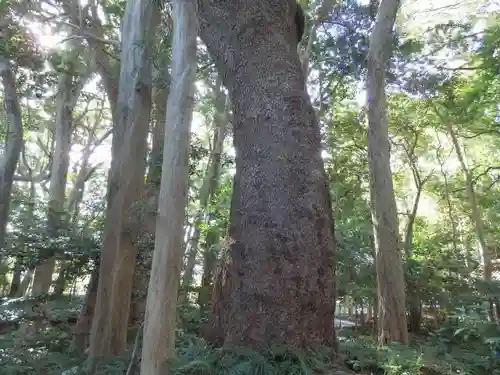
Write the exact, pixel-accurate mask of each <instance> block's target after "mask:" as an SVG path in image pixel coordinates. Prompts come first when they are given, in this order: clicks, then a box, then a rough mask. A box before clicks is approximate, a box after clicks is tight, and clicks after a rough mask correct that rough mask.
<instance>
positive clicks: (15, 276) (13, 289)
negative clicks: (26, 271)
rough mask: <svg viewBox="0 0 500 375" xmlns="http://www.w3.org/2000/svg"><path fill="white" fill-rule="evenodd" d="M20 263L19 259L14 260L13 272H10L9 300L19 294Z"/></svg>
mask: <svg viewBox="0 0 500 375" xmlns="http://www.w3.org/2000/svg"><path fill="white" fill-rule="evenodd" d="M21 272H22V267H21V261H20V259H19V258H17V259H16V263H15V264H14V270H13V271H12V281H11V282H10V290H9V298H14V297H15V296H16V295H17V293H18V292H19V288H20V287H21Z"/></svg>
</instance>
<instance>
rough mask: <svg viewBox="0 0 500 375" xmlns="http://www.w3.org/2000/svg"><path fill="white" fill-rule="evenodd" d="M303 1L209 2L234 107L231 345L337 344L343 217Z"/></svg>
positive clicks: (219, 333)
mask: <svg viewBox="0 0 500 375" xmlns="http://www.w3.org/2000/svg"><path fill="white" fill-rule="evenodd" d="M295 13H296V2H295V0H293V1H292V0H281V1H273V2H269V1H267V0H232V1H229V0H225V1H215V0H205V1H201V2H199V20H200V29H201V37H202V39H203V41H204V42H205V43H206V44H207V47H208V51H209V53H210V54H211V56H212V57H213V59H214V60H215V63H216V66H217V68H218V70H219V73H220V74H221V76H222V77H223V79H224V84H225V86H226V87H227V88H228V90H229V94H230V98H231V102H232V105H233V115H234V120H233V124H234V125H233V134H234V135H233V137H234V147H235V149H236V174H235V177H234V190H233V198H232V204H231V216H230V221H231V223H230V228H229V236H230V239H231V245H230V249H229V252H228V254H227V257H228V261H227V263H226V264H225V265H224V266H223V267H222V270H225V271H227V272H225V277H224V273H222V274H221V275H219V280H220V282H219V283H217V282H216V284H218V285H216V286H215V288H216V290H217V289H220V290H221V293H215V296H214V298H217V295H218V294H219V298H218V300H216V301H214V309H215V311H214V316H213V322H217V321H218V322H220V323H221V324H220V328H218V329H216V332H214V335H215V337H219V338H221V339H222V341H223V342H224V343H226V344H229V345H231V344H236V345H239V344H241V345H246V346H251V347H253V348H255V349H258V350H259V349H265V348H268V347H269V346H270V345H272V344H286V345H293V346H309V345H315V344H323V345H324V344H326V345H328V344H333V343H334V342H335V331H334V325H333V317H334V310H335V295H334V294H335V293H334V292H335V286H334V269H335V267H334V253H335V244H334V236H333V218H332V207H331V201H330V195H329V191H328V186H327V179H326V174H325V170H324V164H323V159H322V158H321V137H320V130H319V125H318V122H317V120H316V117H315V114H314V110H313V108H312V106H311V102H310V98H309V96H308V94H307V92H306V88H305V79H304V74H303V71H302V67H301V63H300V60H299V56H298V54H297V49H296V44H297V31H296V30H297V27H296V25H295V23H294V22H295Z"/></svg>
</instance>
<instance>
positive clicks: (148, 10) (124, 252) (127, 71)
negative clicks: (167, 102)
mask: <svg viewBox="0 0 500 375" xmlns="http://www.w3.org/2000/svg"><path fill="white" fill-rule="evenodd" d="M157 6H158V5H157V4H156V3H154V2H151V1H147V0H144V1H132V0H130V1H128V2H127V6H126V11H125V18H124V21H123V27H122V46H121V48H122V49H121V56H120V61H121V69H120V83H119V93H118V102H117V108H116V118H117V121H116V122H115V123H114V128H113V147H114V148H115V150H114V151H113V152H112V154H113V155H112V157H113V160H112V163H111V170H110V177H109V183H110V184H111V185H113V186H111V187H109V188H108V209H107V212H106V222H105V228H104V239H103V251H102V257H101V262H100V269H99V281H98V287H97V297H96V298H97V299H96V306H95V313H94V317H93V320H92V329H91V338H90V350H89V355H90V356H91V357H92V358H100V357H105V356H108V355H115V354H121V353H123V352H124V351H125V350H126V347H127V327H128V319H129V312H130V297H131V292H132V283H133V275H134V268H135V261H136V254H137V248H136V245H135V239H136V238H137V234H138V233H137V228H138V223H137V222H136V221H135V220H133V219H134V218H135V217H136V215H135V212H134V207H135V203H136V201H137V200H138V199H140V198H141V195H142V190H143V186H144V175H145V169H146V152H147V134H148V128H149V119H150V112H151V91H152V71H151V70H152V64H151V60H152V49H153V44H154V33H155V30H156V25H157V23H158V21H159V12H158V8H157ZM108 95H109V93H108Z"/></svg>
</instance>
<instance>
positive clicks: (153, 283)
mask: <svg viewBox="0 0 500 375" xmlns="http://www.w3.org/2000/svg"><path fill="white" fill-rule="evenodd" d="M172 6H173V21H174V34H173V42H172V81H171V89H170V93H169V96H168V104H167V127H166V132H165V143H164V150H163V165H162V175H161V186H160V198H159V201H158V216H157V219H156V239H155V250H154V254H153V262H152V268H151V277H150V280H149V288H148V297H147V303H146V318H145V323H144V337H146V338H147V339H146V340H144V343H143V349H142V360H141V374H142V375H161V374H165V373H168V370H167V369H166V368H165V366H166V363H167V362H166V361H168V360H169V359H171V358H172V357H173V355H174V349H175V327H176V306H177V294H178V289H179V281H180V267H181V262H182V244H183V237H184V236H183V232H184V231H183V228H184V217H185V210H186V204H187V189H188V178H189V141H190V128H191V120H192V116H193V105H194V82H195V77H196V37H197V35H198V22H197V19H196V0H176V1H173V2H172Z"/></svg>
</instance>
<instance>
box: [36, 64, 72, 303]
mask: <svg viewBox="0 0 500 375" xmlns="http://www.w3.org/2000/svg"><path fill="white" fill-rule="evenodd" d="M80 90H81V85H80V86H77V87H75V85H74V84H73V76H72V75H70V74H68V73H62V74H61V75H60V77H59V83H58V93H57V99H56V100H57V113H56V131H55V150H54V156H53V161H52V170H51V175H50V186H49V209H48V216H47V230H48V234H49V235H50V236H57V231H58V230H59V229H60V227H61V225H62V215H63V210H64V202H65V199H66V182H67V175H68V168H69V153H70V149H71V133H72V131H73V108H74V106H75V105H76V101H77V99H78V96H79V94H80ZM41 258H42V259H41V263H40V264H38V265H37V266H36V268H35V277H34V280H33V290H32V292H31V293H32V296H35V297H36V296H40V295H42V294H46V293H48V292H49V289H50V286H51V284H52V274H53V273H54V267H55V260H56V259H55V256H54V254H53V251H52V250H47V251H45V252H42V254H41Z"/></svg>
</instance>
